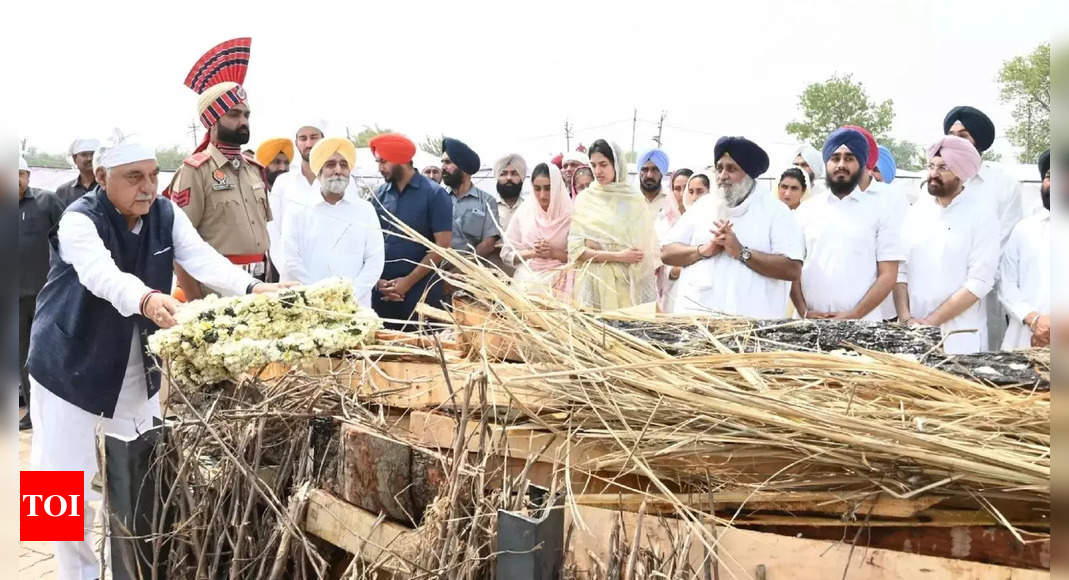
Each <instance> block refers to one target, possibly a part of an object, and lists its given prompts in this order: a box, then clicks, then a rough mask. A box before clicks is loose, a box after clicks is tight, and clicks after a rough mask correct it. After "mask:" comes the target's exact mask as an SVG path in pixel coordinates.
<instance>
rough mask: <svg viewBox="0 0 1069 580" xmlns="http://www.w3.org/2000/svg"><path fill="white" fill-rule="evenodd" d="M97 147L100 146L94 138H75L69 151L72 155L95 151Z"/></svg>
mask: <svg viewBox="0 0 1069 580" xmlns="http://www.w3.org/2000/svg"><path fill="white" fill-rule="evenodd" d="M97 147H100V141H97V140H96V139H75V140H74V143H71V147H70V153H71V155H72V156H73V155H77V154H79V153H89V152H93V151H96V150H97Z"/></svg>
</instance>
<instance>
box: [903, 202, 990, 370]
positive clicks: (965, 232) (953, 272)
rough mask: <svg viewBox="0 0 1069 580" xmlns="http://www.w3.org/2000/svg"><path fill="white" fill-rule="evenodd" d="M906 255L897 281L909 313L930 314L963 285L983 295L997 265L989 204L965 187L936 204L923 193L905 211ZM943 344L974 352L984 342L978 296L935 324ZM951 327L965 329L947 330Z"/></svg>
mask: <svg viewBox="0 0 1069 580" xmlns="http://www.w3.org/2000/svg"><path fill="white" fill-rule="evenodd" d="M906 223H907V227H906V228H905V230H904V238H905V240H904V241H905V244H906V260H905V261H904V262H902V264H901V265H900V266H899V269H898V281H899V282H905V283H906V284H907V285H908V288H909V309H910V315H911V316H912V317H913V318H914V319H921V318H925V317H927V316H929V315H931V314H932V312H934V311H935V310H936V309H937V308H939V306H940V305H942V304H943V302H945V301H946V300H947V298H950V296H951V295H952V294H954V293H955V292H957V291H958V290H960V289H962V288H964V289H966V290H968V291H969V292H971V293H972V294H973V295H974V296H976V297H977V298H983V297H984V296H986V295H987V293H988V292H990V291H991V288H992V287H993V286H994V284H995V270H996V269H997V267H998V258H999V244H998V236H997V235H992V233H993V232H997V231H998V218H997V217H996V216H995V213H994V211H993V209H992V206H991V204H989V203H987V202H985V201H983V200H981V199H979V198H978V196H976V195H975V192H971V191H969V190H968V189H965V191H963V192H962V193H961V194H959V195H958V196H957V197H956V198H954V200H953V201H951V202H950V205H949V206H947V207H945V208H944V207H942V206H940V205H939V204H938V203H936V201H935V198H934V197H932V196H930V195H929V196H928V197H927V198H922V199H919V200H917V203H915V204H914V205H913V207H911V208H910V209H909V212H908V214H907V215H906ZM941 329H942V331H943V336H944V337H945V338H946V340H945V342H944V344H943V349H944V350H945V351H946V352H948V353H952V354H967V353H974V352H980V351H982V350H984V349H985V348H986V346H987V313H986V312H985V310H984V308H983V305H982V304H981V303H980V302H979V301H978V302H976V303H975V304H973V305H972V306H970V307H969V308H967V309H966V310H965V312H963V313H961V314H960V315H958V316H957V317H955V318H953V319H951V320H948V321H947V322H946V323H944V324H943V325H942V326H941ZM955 331H967V332H961V333H958V334H953V335H951V334H950V333H952V332H955Z"/></svg>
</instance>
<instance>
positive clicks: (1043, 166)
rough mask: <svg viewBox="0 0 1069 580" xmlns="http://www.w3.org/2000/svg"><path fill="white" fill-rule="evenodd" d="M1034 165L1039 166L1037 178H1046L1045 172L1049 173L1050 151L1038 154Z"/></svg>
mask: <svg viewBox="0 0 1069 580" xmlns="http://www.w3.org/2000/svg"><path fill="white" fill-rule="evenodd" d="M1036 163H1037V164H1039V178H1040V179H1043V178H1044V177H1046V176H1047V172H1048V171H1050V149H1047V150H1046V151H1044V152H1042V153H1040V154H1039V158H1038V159H1036Z"/></svg>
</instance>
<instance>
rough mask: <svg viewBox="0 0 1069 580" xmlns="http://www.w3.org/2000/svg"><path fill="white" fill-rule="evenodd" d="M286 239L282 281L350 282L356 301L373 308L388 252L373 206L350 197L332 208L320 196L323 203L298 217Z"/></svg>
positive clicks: (307, 209)
mask: <svg viewBox="0 0 1069 580" xmlns="http://www.w3.org/2000/svg"><path fill="white" fill-rule="evenodd" d="M284 239H285V246H286V249H287V250H286V262H285V264H286V265H285V272H286V274H285V276H284V277H283V278H282V279H283V280H297V281H298V282H301V283H304V284H312V283H315V282H318V281H320V280H323V279H326V278H333V277H339V276H340V277H343V278H347V279H348V280H349V281H350V282H352V284H353V296H354V298H356V301H357V302H358V303H359V304H360V305H361V306H364V307H367V308H371V290H372V288H374V287H375V283H376V282H378V280H379V278H380V277H381V276H382V267H383V264H384V263H385V260H386V251H385V248H384V245H383V237H382V229H381V227H380V224H379V218H378V216H377V215H376V214H375V208H374V207H372V205H371V203H370V202H367V201H364V200H362V199H359V198H354V199H350V198H349V195H348V194H345V196H344V197H343V198H342V199H341V200H340V201H339V202H338V203H336V204H333V205H332V204H329V203H327V202H326V201H324V200H323V198H322V196H320V198H319V203H317V204H315V205H313V206H312V207H309V208H306V209H301V210H299V211H295V212H294V213H293V215H292V216H291V219H290V220H289V227H287V229H286V234H285V238H284Z"/></svg>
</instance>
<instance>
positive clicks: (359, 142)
mask: <svg viewBox="0 0 1069 580" xmlns="http://www.w3.org/2000/svg"><path fill="white" fill-rule="evenodd" d="M392 132H393V131H392V130H390V129H383V128H381V127H379V126H378V125H375V126H374V127H369V126H367V125H364V129H363V130H361V131H360V132H359V133H357V134H356V135H350V136H349V140H350V141H352V142H353V145H355V146H357V147H367V144H368V143H369V142H370V141H371V140H372V139H374V138H375V137H378V136H379V135H382V134H383V133H392Z"/></svg>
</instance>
